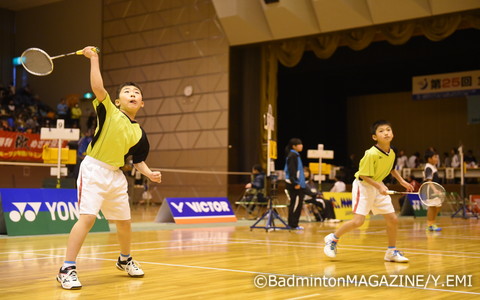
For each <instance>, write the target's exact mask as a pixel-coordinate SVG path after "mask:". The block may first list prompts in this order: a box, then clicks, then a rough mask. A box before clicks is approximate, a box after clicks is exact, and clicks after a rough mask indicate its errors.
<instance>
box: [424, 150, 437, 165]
mask: <svg viewBox="0 0 480 300" xmlns="http://www.w3.org/2000/svg"><path fill="white" fill-rule="evenodd" d="M434 155H437V153H436V152H435V151H431V150H427V151H425V161H427V162H428V159H429V158H431V157H433V156H434Z"/></svg>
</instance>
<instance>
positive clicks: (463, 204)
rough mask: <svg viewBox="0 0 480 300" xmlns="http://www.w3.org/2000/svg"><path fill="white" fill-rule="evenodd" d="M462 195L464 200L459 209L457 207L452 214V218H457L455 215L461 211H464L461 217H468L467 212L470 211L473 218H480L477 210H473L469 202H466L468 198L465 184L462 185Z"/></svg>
mask: <svg viewBox="0 0 480 300" xmlns="http://www.w3.org/2000/svg"><path fill="white" fill-rule="evenodd" d="M460 196H461V197H462V200H463V203H462V206H461V207H460V208H459V209H457V211H456V212H455V213H454V214H453V215H452V218H455V216H456V215H457V214H458V213H459V212H462V214H461V217H462V218H464V219H467V213H470V216H471V217H472V218H477V219H478V214H477V213H476V212H474V211H472V210H471V209H470V208H468V206H467V204H466V203H465V202H466V200H465V199H466V196H465V185H462V186H461V189H460Z"/></svg>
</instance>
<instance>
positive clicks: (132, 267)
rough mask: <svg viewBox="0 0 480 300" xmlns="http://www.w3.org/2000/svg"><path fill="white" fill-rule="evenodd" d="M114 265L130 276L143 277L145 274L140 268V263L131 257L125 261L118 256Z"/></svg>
mask: <svg viewBox="0 0 480 300" xmlns="http://www.w3.org/2000/svg"><path fill="white" fill-rule="evenodd" d="M116 266H117V268H118V269H119V270H122V271H126V272H127V273H128V275H130V277H143V275H145V273H143V271H142V269H141V268H140V264H139V263H138V262H136V261H134V260H133V258H132V257H129V258H128V259H127V260H126V261H121V260H120V257H119V258H118V261H117V264H116Z"/></svg>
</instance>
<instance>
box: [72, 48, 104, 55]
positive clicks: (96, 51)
mask: <svg viewBox="0 0 480 300" xmlns="http://www.w3.org/2000/svg"><path fill="white" fill-rule="evenodd" d="M92 51H93V52H95V53H100V48H98V47H95V48H93V49H92ZM75 54H76V55H83V49H82V50H78V51H76V52H75Z"/></svg>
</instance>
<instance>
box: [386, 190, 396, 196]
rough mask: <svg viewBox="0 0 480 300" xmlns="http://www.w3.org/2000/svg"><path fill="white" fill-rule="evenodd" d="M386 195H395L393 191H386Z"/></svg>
mask: <svg viewBox="0 0 480 300" xmlns="http://www.w3.org/2000/svg"><path fill="white" fill-rule="evenodd" d="M387 194H388V195H395V191H390V190H388V191H387Z"/></svg>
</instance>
